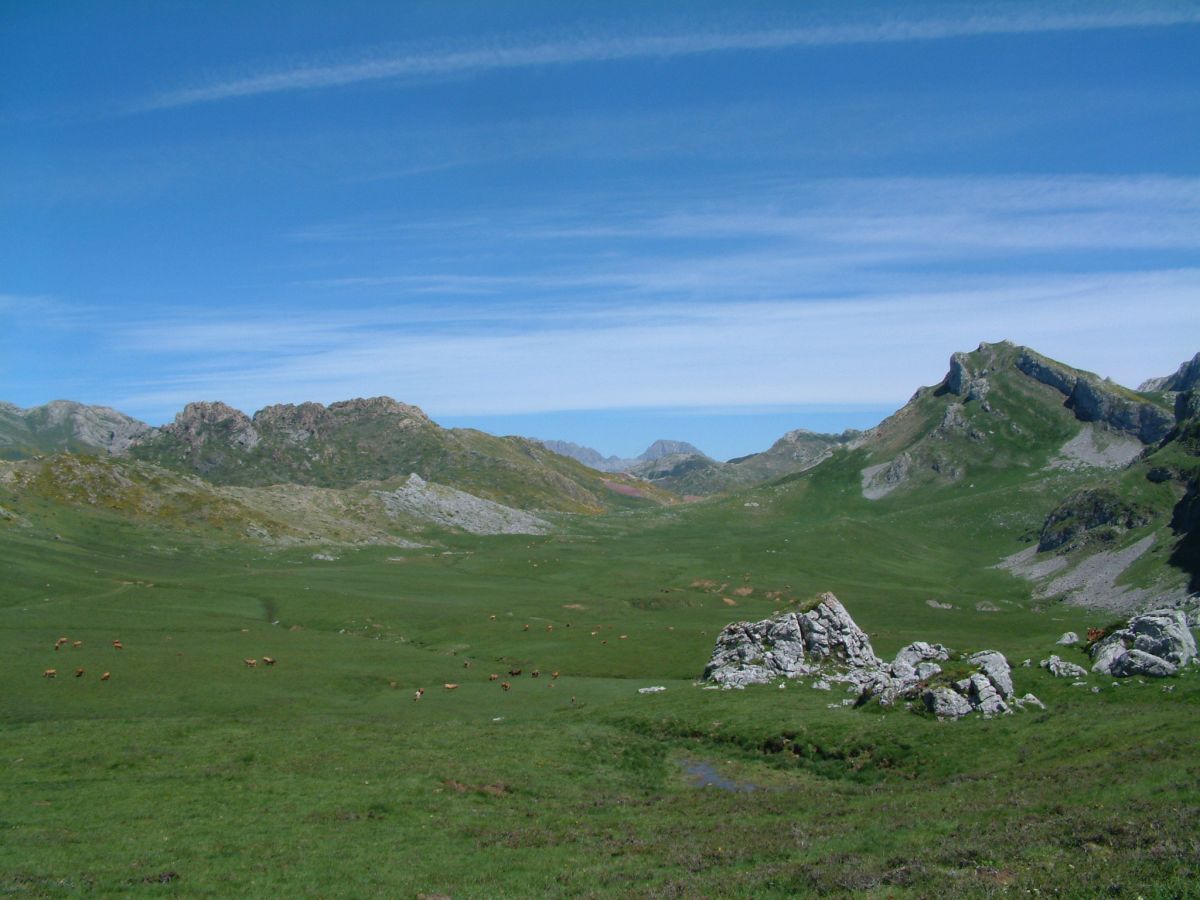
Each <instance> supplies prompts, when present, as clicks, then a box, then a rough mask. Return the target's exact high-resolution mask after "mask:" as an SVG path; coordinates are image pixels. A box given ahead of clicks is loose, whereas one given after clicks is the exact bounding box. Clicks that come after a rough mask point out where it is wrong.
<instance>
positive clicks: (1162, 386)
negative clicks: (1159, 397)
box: [1138, 353, 1200, 392]
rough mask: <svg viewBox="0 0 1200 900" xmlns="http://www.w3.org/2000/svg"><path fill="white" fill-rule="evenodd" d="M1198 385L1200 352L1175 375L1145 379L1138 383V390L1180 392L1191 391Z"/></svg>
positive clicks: (1199, 381)
mask: <svg viewBox="0 0 1200 900" xmlns="http://www.w3.org/2000/svg"><path fill="white" fill-rule="evenodd" d="M1196 387H1200V353H1197V354H1196V355H1195V356H1193V357H1192V358H1191V359H1189V360H1188V361H1187V362H1185V363H1184V364H1183V365H1181V366H1180V367H1179V368H1178V369H1177V370H1176V371H1175V373H1174V374H1173V375H1164V376H1163V377H1162V378H1150V379H1147V380H1146V381H1143V382H1142V383H1141V384H1140V385H1138V390H1139V391H1172V392H1179V391H1190V390H1192V389H1193V388H1196Z"/></svg>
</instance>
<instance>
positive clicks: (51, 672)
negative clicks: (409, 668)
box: [42, 616, 626, 702]
mask: <svg viewBox="0 0 1200 900" xmlns="http://www.w3.org/2000/svg"><path fill="white" fill-rule="evenodd" d="M491 618H492V619H493V620H494V619H495V618H496V617H495V616H492V617H491ZM568 627H570V626H568ZM553 628H554V626H553V625H547V626H546V630H547V631H552V630H553ZM523 630H524V631H528V630H529V626H528V625H526V626H524V629H523ZM592 633H593V634H596V632H592ZM621 637H622V638H625V637H626V635H621ZM605 643H607V641H606V642H605ZM67 644H70V645H71V647H72V649H74V650H82V649H83V641H72V640H71V639H70V638H67V637H60V638H59V639H58V640H57V641H55V642H54V649H55V650H56V651H57V650H60V649H62V648H63V647H64V646H66V645H67ZM112 645H113V649H114V650H124V649H125V646H124V644H122V643H121V641H120V640H114V641H113V642H112ZM261 660H262V663H263V665H264V666H273V665H275V663H276V660H275V657H273V656H263V657H261ZM242 663H243V664H244V665H245V666H246V668H248V669H256V668H258V663H259V659H258V658H255V659H243V660H242ZM463 668H464V669H469V668H471V661H470V660H467V661H465V662H464V663H463ZM521 672H522V670H521V669H519V668H516V667H514V668H511V669H509V670H508V676H509V677H510V678H516V677H517V676H519V675H520V674H521ZM74 674H75V677H76V678H82V677H83V676H84V675H85V674H87V673H86V670H85V669H84V668H83V667H82V666H78V667H76V669H75V673H74ZM541 675H542V673H541V671H540V670H538V669H533V670H532V671H531V672H530V673H529V677H530V678H540V677H541ZM558 676H559V673H558V672H551V673H550V682H549V684H547V685H546V686H547V687H551V688H552V687H554V682H555V681H557V680H558ZM42 677H43V678H57V677H58V669H46V670H45V671H44V672H42ZM110 678H112V673H111V672H104V673H102V674H101V675H100V680H101V681H108V680H109V679H110ZM488 681H500V675H499V674H497V673H495V672H493V673H491V674H490V675H488ZM390 685H391V687H398V684H397V683H396V682H395V681H393V682H390ZM500 687H501V688H503V689H504V690H506V691H510V690H512V682H511V681H502V682H500ZM442 688H443V689H444V690H447V691H454V690H458V684H456V683H454V682H449V681H448V682H446V683H445V684H443V685H442ZM424 696H425V688H423V687H422V688H417V690H416V691H415V692H414V693H413V700H420V699H421V698H422V697H424ZM574 701H575V698H574V697H572V698H571V702H574Z"/></svg>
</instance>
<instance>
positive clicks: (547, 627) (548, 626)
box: [546, 625, 554, 631]
mask: <svg viewBox="0 0 1200 900" xmlns="http://www.w3.org/2000/svg"><path fill="white" fill-rule="evenodd" d="M546 630H547V631H553V630H554V626H553V625H547V626H546Z"/></svg>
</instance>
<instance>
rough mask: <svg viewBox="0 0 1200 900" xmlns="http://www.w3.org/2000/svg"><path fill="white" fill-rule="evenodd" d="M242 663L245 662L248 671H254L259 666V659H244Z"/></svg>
mask: <svg viewBox="0 0 1200 900" xmlns="http://www.w3.org/2000/svg"><path fill="white" fill-rule="evenodd" d="M242 662H244V663H245V664H246V668H247V669H253V668H256V667H257V666H258V660H257V659H243V660H242Z"/></svg>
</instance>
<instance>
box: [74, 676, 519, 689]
mask: <svg viewBox="0 0 1200 900" xmlns="http://www.w3.org/2000/svg"><path fill="white" fill-rule="evenodd" d="M50 677H51V678H53V677H54V676H53V675H52V676H50ZM500 687H502V688H504V689H505V690H506V691H511V690H512V685H511V684H509V683H508V682H507V681H502V682H500Z"/></svg>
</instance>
